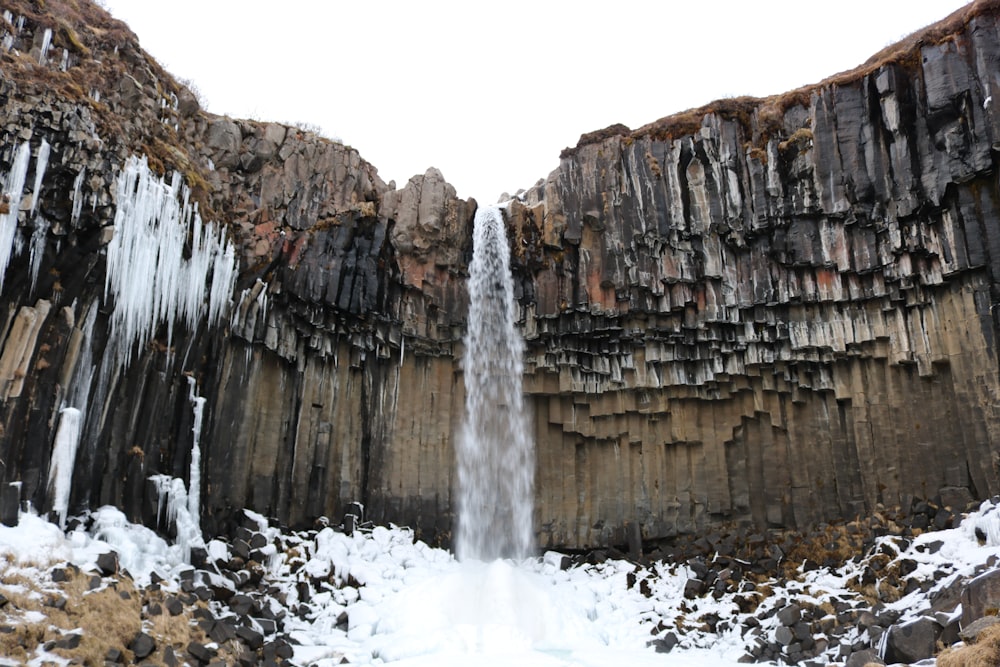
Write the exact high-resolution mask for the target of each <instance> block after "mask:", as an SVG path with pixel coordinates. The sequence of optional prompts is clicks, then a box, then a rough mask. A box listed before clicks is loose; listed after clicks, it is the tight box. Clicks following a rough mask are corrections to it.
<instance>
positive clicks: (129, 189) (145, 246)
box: [104, 156, 237, 365]
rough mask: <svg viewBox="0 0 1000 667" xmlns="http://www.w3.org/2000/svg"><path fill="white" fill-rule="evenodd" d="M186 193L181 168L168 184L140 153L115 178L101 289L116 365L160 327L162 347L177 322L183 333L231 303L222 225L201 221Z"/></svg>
mask: <svg viewBox="0 0 1000 667" xmlns="http://www.w3.org/2000/svg"><path fill="white" fill-rule="evenodd" d="M189 195H190V192H189V190H188V188H187V186H185V185H184V184H183V183H182V181H181V176H180V174H178V173H176V172H175V173H174V175H173V178H172V179H171V182H170V183H169V184H168V183H167V182H166V181H165V180H164V179H162V178H159V177H157V176H156V175H155V174H153V173H152V172H151V171H150V170H149V167H148V165H147V162H146V158H145V157H143V158H141V159H140V158H137V157H134V156H133V157H131V158H129V159H128V161H127V162H126V163H125V167H124V169H123V170H122V173H121V175H120V177H119V180H118V189H117V202H118V207H117V210H116V211H115V221H114V225H115V233H114V236H113V237H112V239H111V242H110V243H109V244H108V271H107V278H106V280H105V286H104V294H105V298H107V297H108V295H109V294H110V295H112V296H113V297H114V302H115V308H114V312H113V313H112V316H111V330H112V336H113V337H114V338H115V339H116V341H118V357H119V361H120V362H121V363H122V365H127V364H128V363H129V361H131V357H132V353H133V350H134V349H135V348H136V346H137V345H138V346H139V347H142V346H144V345H145V344H146V343H148V342H149V340H150V339H151V338H152V337H153V336H154V335H155V334H156V331H157V329H158V328H159V327H160V326H162V325H166V327H167V346H168V348H169V347H170V346H171V345H172V344H173V332H174V326H175V324H176V323H177V322H181V323H182V324H184V325H185V326H186V327H187V328H188V330H189V331H193V330H195V329H196V328H197V327H198V325H199V324H200V323H201V321H202V320H203V319H205V320H207V323H208V325H209V326H212V325H214V324H216V323H218V322H219V321H220V318H221V317H222V315H223V314H224V312H225V311H226V310H227V309H228V308H229V306H230V303H231V298H232V294H233V290H234V289H235V285H236V273H237V271H236V256H235V251H234V250H233V246H232V244H231V243H229V241H228V240H227V239H226V235H225V230H224V229H223V228H221V227H219V228H217V227H216V226H215V225H214V224H212V223H205V222H203V221H202V219H201V215H200V214H199V213H198V207H197V205H196V204H192V203H191V201H190V199H189ZM188 247H189V250H188V249H187V248H188ZM206 301H207V304H206ZM206 311H207V313H206Z"/></svg>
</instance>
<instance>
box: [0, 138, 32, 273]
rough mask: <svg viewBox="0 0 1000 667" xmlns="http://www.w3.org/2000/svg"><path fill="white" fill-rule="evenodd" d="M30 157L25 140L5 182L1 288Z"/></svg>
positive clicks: (0, 236) (0, 234) (0, 226)
mask: <svg viewBox="0 0 1000 667" xmlns="http://www.w3.org/2000/svg"><path fill="white" fill-rule="evenodd" d="M30 158H31V145H30V144H28V142H27V141H25V142H24V143H22V144H21V146H20V147H19V148H18V149H17V155H16V156H15V158H14V164H13V165H12V166H11V170H10V173H9V174H7V179H6V182H5V184H4V189H3V191H4V199H5V200H6V201H5V204H6V206H7V207H8V210H7V213H0V290H3V282H4V276H5V274H6V273H7V265H8V264H10V255H11V251H12V250H13V249H14V235H15V233H16V232H17V214H18V211H20V209H21V194H22V193H23V191H24V180H25V178H26V177H27V175H28V160H29V159H30Z"/></svg>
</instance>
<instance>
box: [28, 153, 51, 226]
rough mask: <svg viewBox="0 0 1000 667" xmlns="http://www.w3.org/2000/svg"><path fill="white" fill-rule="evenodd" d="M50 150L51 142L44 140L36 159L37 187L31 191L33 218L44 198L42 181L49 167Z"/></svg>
mask: <svg viewBox="0 0 1000 667" xmlns="http://www.w3.org/2000/svg"><path fill="white" fill-rule="evenodd" d="M50 150H51V146H49V142H47V141H45V139H42V145H41V146H39V147H38V157H37V158H35V186H34V187H33V188H32V190H31V217H35V211H36V210H38V200H39V199H41V198H42V196H41V195H42V179H43V178H44V177H45V170H46V169H47V168H48V166H49V152H50Z"/></svg>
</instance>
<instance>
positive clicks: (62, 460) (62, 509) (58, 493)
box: [49, 408, 83, 528]
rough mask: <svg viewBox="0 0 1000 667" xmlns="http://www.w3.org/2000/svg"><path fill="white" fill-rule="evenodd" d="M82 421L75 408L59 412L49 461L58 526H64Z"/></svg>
mask: <svg viewBox="0 0 1000 667" xmlns="http://www.w3.org/2000/svg"><path fill="white" fill-rule="evenodd" d="M82 422H83V419H82V418H81V414H80V411H79V410H77V409H76V408H63V409H62V411H60V413H59V429H58V430H57V431H56V444H55V446H54V447H53V448H52V460H51V461H50V463H49V497H50V498H51V499H52V511H53V512H54V513H55V514H56V516H57V517H58V518H59V527H60V528H64V527H65V526H66V512H67V510H68V509H69V492H70V489H71V488H72V484H73V467H74V465H75V463H76V448H77V445H79V444H80V427H81V424H82Z"/></svg>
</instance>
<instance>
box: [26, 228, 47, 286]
mask: <svg viewBox="0 0 1000 667" xmlns="http://www.w3.org/2000/svg"><path fill="white" fill-rule="evenodd" d="M48 233H49V221H48V220H46V219H45V218H44V217H42V216H40V215H38V216H35V231H33V232H32V233H31V255H30V259H31V291H32V293H34V291H35V283H37V282H38V271H39V270H40V269H41V268H42V257H43V256H44V255H45V241H46V237H47V235H48Z"/></svg>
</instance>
